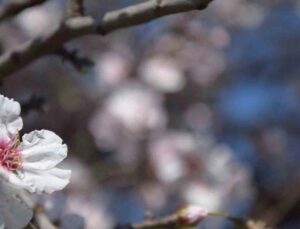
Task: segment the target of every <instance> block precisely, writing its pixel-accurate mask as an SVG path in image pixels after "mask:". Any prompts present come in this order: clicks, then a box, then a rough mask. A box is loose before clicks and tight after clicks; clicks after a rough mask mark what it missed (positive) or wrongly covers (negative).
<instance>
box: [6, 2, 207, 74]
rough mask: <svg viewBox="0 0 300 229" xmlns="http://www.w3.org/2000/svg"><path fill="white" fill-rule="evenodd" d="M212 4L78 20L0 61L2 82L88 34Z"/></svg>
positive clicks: (159, 6)
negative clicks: (65, 44)
mask: <svg viewBox="0 0 300 229" xmlns="http://www.w3.org/2000/svg"><path fill="white" fill-rule="evenodd" d="M209 2H210V0H150V1H146V2H144V3H140V4H137V5H134V6H129V7H126V8H124V9H120V10H116V11H112V12H108V13H106V14H105V15H104V17H103V19H102V20H100V21H96V20H94V19H93V18H91V17H75V18H70V19H68V20H66V21H65V22H64V23H62V24H61V26H60V27H59V28H58V29H56V30H55V31H52V32H50V33H48V34H45V35H43V36H40V37H38V38H35V39H33V40H31V41H29V42H28V43H26V44H23V45H21V46H20V47H17V48H15V49H14V50H12V51H10V52H7V53H5V54H3V55H2V56H1V57H0V80H1V79H4V78H5V77H6V76H8V75H10V74H12V73H14V72H16V71H18V70H20V69H22V68H23V67H25V66H26V65H28V64H30V63H31V62H32V61H34V60H36V59H38V58H40V57H42V56H45V55H49V54H53V53H55V52H57V50H58V49H59V48H60V47H61V46H63V44H64V43H66V42H67V41H70V40H72V39H74V38H76V37H81V36H86V35H89V34H101V35H105V34H107V33H109V32H112V31H114V30H117V29H121V28H126V27H130V26H135V25H139V24H142V23H146V22H148V21H151V20H153V19H156V18H160V17H163V16H166V15H171V14H176V13H181V12H187V11H191V10H197V9H204V8H205V7H207V5H208V3H209Z"/></svg>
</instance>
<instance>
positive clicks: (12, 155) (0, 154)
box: [0, 137, 22, 171]
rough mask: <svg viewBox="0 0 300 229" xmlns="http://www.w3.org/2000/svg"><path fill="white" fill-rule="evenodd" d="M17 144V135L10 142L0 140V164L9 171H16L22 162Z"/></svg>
mask: <svg viewBox="0 0 300 229" xmlns="http://www.w3.org/2000/svg"><path fill="white" fill-rule="evenodd" d="M18 145H19V141H18V138H17V137H16V139H15V140H12V141H10V142H0V165H1V166H2V167H3V168H5V169H7V170H9V171H16V170H17V169H18V168H20V166H21V164H22V159H21V154H20V150H19V149H18Z"/></svg>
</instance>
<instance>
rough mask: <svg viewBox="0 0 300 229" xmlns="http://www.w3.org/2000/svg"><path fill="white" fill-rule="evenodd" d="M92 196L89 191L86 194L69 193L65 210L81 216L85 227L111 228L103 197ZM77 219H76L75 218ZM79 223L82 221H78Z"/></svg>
mask: <svg viewBox="0 0 300 229" xmlns="http://www.w3.org/2000/svg"><path fill="white" fill-rule="evenodd" d="M87 194H88V193H87ZM100 199H102V201H101V200H99V199H94V198H92V195H91V193H89V197H87V195H69V196H68V201H67V206H66V209H65V212H66V213H68V214H70V213H74V212H75V213H76V214H78V215H79V216H81V217H83V219H84V221H85V227H84V228H86V229H95V228H101V229H111V228H113V220H112V217H111V216H110V215H109V214H108V213H107V212H106V210H105V208H104V207H105V206H104V205H103V202H104V201H103V198H102V197H101V198H100ZM76 221H77V220H76ZM78 223H79V224H80V225H81V224H82V221H78Z"/></svg>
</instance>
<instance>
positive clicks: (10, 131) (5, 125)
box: [0, 94, 23, 140]
mask: <svg viewBox="0 0 300 229" xmlns="http://www.w3.org/2000/svg"><path fill="white" fill-rule="evenodd" d="M20 113H21V107H20V104H19V103H18V102H16V101H14V100H13V99H9V98H7V97H4V96H3V95H1V94H0V138H1V139H2V140H9V139H7V138H8V137H10V138H12V137H13V136H15V135H16V134H17V132H18V131H19V130H21V129H22V127H23V121H22V118H21V117H20Z"/></svg>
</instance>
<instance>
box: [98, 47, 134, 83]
mask: <svg viewBox="0 0 300 229" xmlns="http://www.w3.org/2000/svg"><path fill="white" fill-rule="evenodd" d="M127 56H129V55H128V54H127V55H126V54H125V55H122V54H119V53H117V52H108V53H104V54H102V55H101V56H100V57H98V58H97V59H96V61H95V62H96V65H95V72H96V74H97V80H98V82H99V86H100V87H106V88H107V86H110V87H112V86H116V85H119V84H120V83H121V82H122V81H124V80H125V79H126V78H127V77H128V74H129V71H130V61H129V58H128V57H127Z"/></svg>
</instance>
